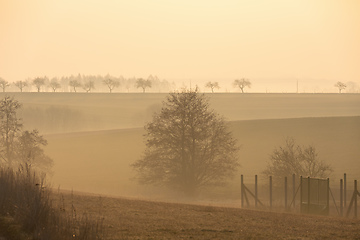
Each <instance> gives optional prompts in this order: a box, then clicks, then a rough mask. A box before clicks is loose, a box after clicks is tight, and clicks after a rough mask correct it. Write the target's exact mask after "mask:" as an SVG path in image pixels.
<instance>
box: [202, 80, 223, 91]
mask: <svg viewBox="0 0 360 240" xmlns="http://www.w3.org/2000/svg"><path fill="white" fill-rule="evenodd" d="M205 87H207V88H211V92H212V93H213V92H214V89H215V88H216V89H219V88H220V86H219V83H218V82H207V83H206V84H205Z"/></svg>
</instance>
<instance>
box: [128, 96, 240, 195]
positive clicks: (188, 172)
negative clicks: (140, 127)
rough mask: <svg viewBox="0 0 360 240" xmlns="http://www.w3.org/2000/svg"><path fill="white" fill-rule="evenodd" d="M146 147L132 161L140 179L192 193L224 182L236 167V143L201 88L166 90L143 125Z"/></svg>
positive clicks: (144, 181) (143, 181) (188, 193)
mask: <svg viewBox="0 0 360 240" xmlns="http://www.w3.org/2000/svg"><path fill="white" fill-rule="evenodd" d="M145 129H146V131H147V133H146V139H147V140H146V150H145V152H144V155H143V157H142V158H141V159H139V160H137V161H136V162H135V163H134V164H133V165H132V166H133V167H134V168H135V169H137V170H138V176H139V180H140V182H141V183H147V184H162V185H165V186H168V187H171V188H173V189H176V190H180V191H182V192H184V193H185V194H187V195H189V196H191V195H194V194H196V193H197V192H198V190H200V189H201V188H203V187H206V186H214V185H221V184H224V183H225V182H226V181H227V180H228V178H230V177H232V176H233V174H234V173H235V171H236V169H237V167H238V166H239V163H238V150H239V148H238V146H237V144H236V140H235V139H234V138H233V137H232V134H231V132H230V131H228V129H227V125H226V123H225V121H224V119H223V118H222V117H220V116H219V115H218V114H216V113H215V112H214V111H213V110H211V109H210V107H209V103H208V99H207V98H205V96H204V94H200V93H198V92H197V90H195V91H191V90H190V91H189V90H184V91H182V92H180V93H170V95H168V97H167V99H166V101H165V102H163V107H162V109H161V112H159V113H157V114H155V115H154V117H153V120H152V122H150V123H148V124H147V125H146V126H145Z"/></svg>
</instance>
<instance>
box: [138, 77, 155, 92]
mask: <svg viewBox="0 0 360 240" xmlns="http://www.w3.org/2000/svg"><path fill="white" fill-rule="evenodd" d="M151 86H152V84H151V80H149V79H148V80H145V79H143V78H138V79H137V80H136V88H142V89H143V93H144V92H145V90H146V88H151Z"/></svg>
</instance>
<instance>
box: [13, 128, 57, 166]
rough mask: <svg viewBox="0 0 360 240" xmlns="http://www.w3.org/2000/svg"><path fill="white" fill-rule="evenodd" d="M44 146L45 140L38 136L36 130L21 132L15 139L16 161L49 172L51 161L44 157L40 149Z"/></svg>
mask: <svg viewBox="0 0 360 240" xmlns="http://www.w3.org/2000/svg"><path fill="white" fill-rule="evenodd" d="M46 145H47V141H46V139H45V138H44V137H43V136H41V135H39V131H38V130H36V129H35V130H33V131H23V132H22V133H21V135H20V136H19V137H18V139H17V144H16V160H17V161H19V163H26V164H27V165H28V166H31V167H33V168H34V169H37V170H40V171H44V172H49V171H50V168H51V167H52V165H53V160H52V159H51V158H50V157H48V156H47V155H45V153H44V150H43V149H42V147H43V146H46Z"/></svg>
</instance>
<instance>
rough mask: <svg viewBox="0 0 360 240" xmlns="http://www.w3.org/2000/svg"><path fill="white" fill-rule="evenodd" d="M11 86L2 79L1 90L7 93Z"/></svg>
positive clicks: (0, 81) (0, 80)
mask: <svg viewBox="0 0 360 240" xmlns="http://www.w3.org/2000/svg"><path fill="white" fill-rule="evenodd" d="M8 86H10V84H9V82H8V81H6V80H5V79H3V78H1V77H0V88H2V90H3V92H5V90H6V88H7V87H8Z"/></svg>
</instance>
